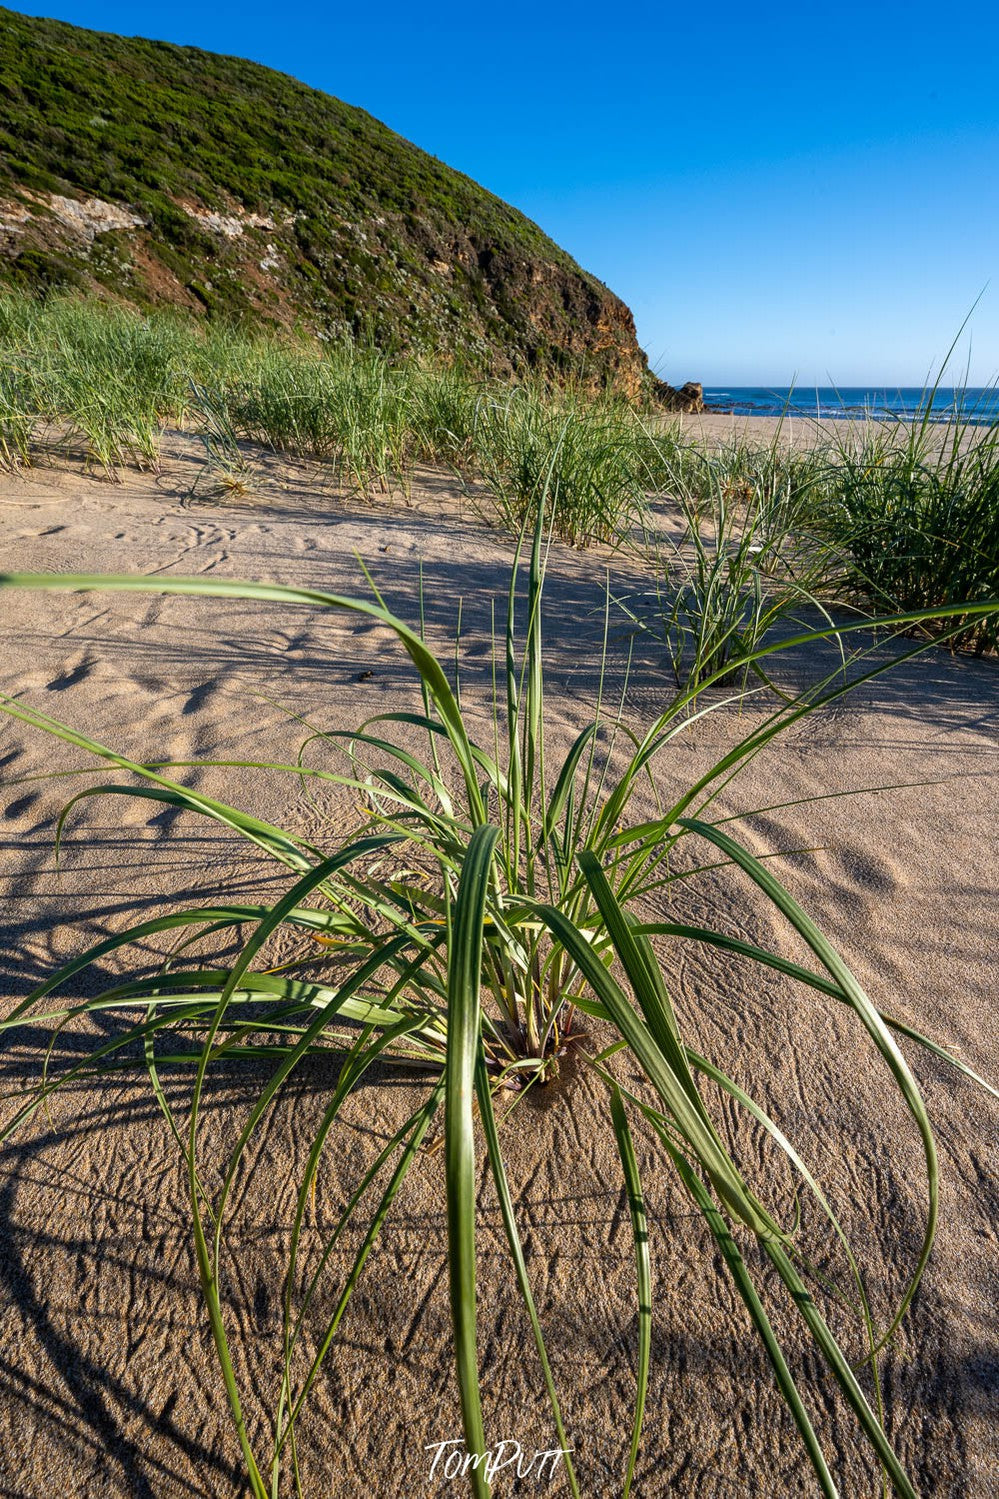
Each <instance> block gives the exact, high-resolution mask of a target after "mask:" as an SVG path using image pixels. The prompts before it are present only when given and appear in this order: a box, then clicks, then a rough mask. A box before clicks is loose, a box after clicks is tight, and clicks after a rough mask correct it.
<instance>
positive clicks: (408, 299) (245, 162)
mask: <svg viewBox="0 0 999 1499" xmlns="http://www.w3.org/2000/svg"><path fill="white" fill-rule="evenodd" d="M0 282H7V283H8V284H9V283H14V284H16V285H19V286H22V287H28V288H31V289H36V290H42V289H45V288H48V287H52V286H66V285H70V286H79V287H81V288H84V289H87V290H90V291H96V292H100V293H101V294H103V295H107V296H112V297H115V298H120V299H124V300H126V301H128V302H131V303H134V304H136V305H138V306H150V305H163V304H174V305H177V306H179V307H184V308H187V309H189V310H190V311H192V312H194V313H200V314H207V315H220V314H221V315H226V316H230V317H232V316H235V317H248V318H251V319H252V320H253V321H254V322H256V323H261V322H264V323H272V324H275V325H285V326H296V327H300V328H304V329H306V330H308V331H310V332H313V333H315V334H317V335H319V336H321V337H336V336H341V335H343V334H344V333H350V334H352V335H355V336H357V335H362V334H363V335H364V336H367V337H371V338H373V339H374V340H375V341H377V342H378V343H379V344H380V345H381V346H383V347H390V348H402V349H415V350H422V351H427V352H431V353H437V354H447V353H448V352H449V351H452V350H454V349H455V348H460V349H462V351H463V352H464V353H465V354H466V355H468V356H470V357H471V358H472V359H473V360H474V361H475V362H477V363H479V364H481V365H482V366H483V367H485V368H487V369H489V370H490V371H491V372H493V373H499V374H505V373H511V372H518V371H523V370H525V369H537V370H542V371H553V372H556V373H558V372H560V371H561V372H566V373H572V374H581V375H583V377H584V378H586V379H587V380H590V381H592V382H593V383H606V384H611V385H613V386H615V387H617V388H620V389H622V390H624V391H626V392H627V393H629V394H636V393H638V392H639V391H642V390H645V389H647V390H650V391H655V390H656V389H657V387H658V391H659V394H660V395H661V396H662V397H663V398H664V399H665V400H666V401H669V400H670V397H671V395H672V393H671V392H670V389H669V387H661V386H659V382H657V381H655V380H654V378H653V377H652V376H651V375H650V374H649V371H648V366H647V362H646V359H645V355H644V354H643V353H642V351H641V350H640V348H639V347H638V344H637V341H636V338H635V327H634V321H633V319H632V316H631V313H630V312H629V310H628V308H627V307H626V306H625V305H624V303H623V302H622V301H621V300H620V299H619V298H618V297H616V296H614V295H613V293H612V292H610V291H608V289H607V288H606V287H605V286H603V285H602V284H601V283H600V282H599V281H596V280H595V279H594V278H593V277H592V276H589V275H587V273H586V272H585V271H583V270H582V269H581V268H580V267H579V266H578V265H577V264H576V263H575V261H574V260H572V259H571V257H570V256H568V255H567V254H565V252H564V251H562V250H561V249H559V247H558V246H557V245H556V244H554V243H553V242H552V241H551V240H550V239H548V238H547V237H546V236H545V235H544V234H543V233H542V232H541V230H540V229H539V228H538V227H537V225H536V224H533V223H532V222H531V221H530V220H529V219H527V218H525V216H524V215H523V214H521V213H519V212H518V211H517V210H516V209H514V208H511V207H510V206H509V205H508V204H506V203H504V202H502V201H501V200H500V199H499V198H496V197H494V196H493V195H492V194H491V193H488V192H486V191H485V189H483V188H481V187H479V186H478V185H477V184H476V183H474V182H473V181H471V179H470V178H468V177H465V176H462V174H461V173H459V172H455V171H452V170H451V169H450V168H449V167H446V166H444V165H443V163H442V162H439V161H437V160H436V159H435V158H434V157H432V156H429V155H428V154H427V153H426V152H425V151H421V150H420V149H419V148H418V147H416V146H414V145H412V144H411V143H410V142H409V141H406V140H404V139H403V138H402V137H401V136H398V135H396V134H395V133H394V132H393V131H391V130H389V129H388V128H387V127H386V126H384V125H382V124H380V123H379V121H378V120H375V119H373V118H372V117H371V116H370V115H368V114H366V113H365V112H364V111H363V110H360V109H356V108H354V107H353V106H351V105H348V104H344V103H342V102H341V101H340V100H338V99H334V98H331V97H330V96H328V95H326V94H322V93H319V92H318V91H317V90H315V89H312V88H308V87H307V86H306V85H305V84H302V83H298V82H296V80H295V79H293V78H289V77H286V76H285V75H284V74H281V73H276V72H273V71H272V70H271V69H269V68H265V67H261V66H259V65H258V64H256V63H250V62H244V61H241V60H240V59H238V58H232V57H221V56H217V55H215V54H213V53H207V52H201V51H198V50H197V49H195V48H191V47H176V46H172V45H169V44H167V43H165V42H154V41H146V40H144V39H142V38H125V37H119V36H111V35H105V34H103V33H100V32H93V31H85V30H82V29H80V28H78V27H75V26H68V25H65V24H63V23H62V22H58V21H48V20H36V19H33V18H30V17H27V16H22V15H19V14H17V13H16V12H14V11H9V10H4V9H0Z"/></svg>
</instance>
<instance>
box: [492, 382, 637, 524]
mask: <svg viewBox="0 0 999 1499" xmlns="http://www.w3.org/2000/svg"><path fill="white" fill-rule="evenodd" d="M634 431H635V420H634V416H633V413H631V412H630V411H628V410H627V409H621V408H619V407H618V406H616V405H615V404H613V403H607V404H606V405H605V406H600V405H598V404H596V403H594V402H593V401H589V402H586V403H584V402H582V401H581V400H579V399H578V398H577V399H572V398H569V399H562V398H555V397H551V396H546V395H545V394H544V393H542V392H540V391H538V390H536V389H531V388H529V387H527V388H525V387H519V388H515V389H513V390H512V391H510V392H509V393H508V394H493V395H492V396H491V398H490V399H487V400H484V401H482V402H481V404H480V407H479V417H478V422H477V424H476V427H475V431H474V436H473V442H474V450H475V462H476V465H477V467H478V468H479V469H480V470H481V472H482V474H483V477H484V478H485V480H486V482H487V483H488V484H489V486H490V488H491V489H492V491H493V493H494V495H495V496H496V499H497V503H498V507H499V513H500V516H501V517H502V519H503V521H504V523H505V524H506V526H507V527H508V529H510V530H512V531H513V532H515V533H516V532H517V531H518V530H519V529H520V528H521V527H522V526H523V524H524V522H525V520H526V519H527V518H528V517H529V516H530V515H532V514H534V513H536V511H537V507H538V504H539V502H540V501H541V499H542V496H544V497H545V498H546V502H547V503H549V504H550V510H551V516H552V520H553V526H554V529H555V531H556V533H557V534H558V535H560V536H561V537H563V538H564V539H565V540H567V541H570V542H575V543H577V544H578V543H581V542H585V541H589V540H594V539H597V540H601V541H614V540H617V539H620V538H621V537H622V536H624V535H626V534H627V532H628V531H629V530H631V528H632V527H634V526H636V525H638V524H640V523H641V520H642V517H643V514H644V508H645V491H644V488H643V485H642V480H641V475H640V473H639V471H638V469H637V467H636V464H635V458H634V452H633V446H632V444H633V440H634Z"/></svg>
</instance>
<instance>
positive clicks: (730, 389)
mask: <svg viewBox="0 0 999 1499" xmlns="http://www.w3.org/2000/svg"><path fill="white" fill-rule="evenodd" d="M704 404H705V406H706V407H707V408H708V409H709V410H712V411H731V412H733V413H734V414H735V415H736V416H782V415H786V416H789V417H820V418H821V419H822V420H823V421H828V420H830V419H836V418H843V419H846V420H856V419H857V418H858V417H880V418H885V417H887V418H892V417H895V418H901V419H903V420H921V419H922V417H923V416H924V415H926V414H928V415H929V419H930V421H933V422H947V421H952V420H953V419H954V418H955V417H958V418H960V420H962V421H965V422H972V423H974V424H975V425H976V426H989V425H991V424H992V423H995V422H999V389H997V388H996V386H986V387H982V386H965V387H958V386H953V385H938V386H937V388H936V390H932V391H931V390H927V389H925V388H917V387H916V386H911V387H903V388H902V389H896V388H894V387H892V386H876V385H846V386H841V387H840V388H839V389H836V388H835V387H833V386H831V385H823V386H805V385H799V386H797V387H794V388H791V387H789V386H774V387H772V388H771V387H768V386H765V385H759V386H756V385H730V386H726V387H723V386H720V385H718V386H705V388H704Z"/></svg>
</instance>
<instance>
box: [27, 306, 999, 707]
mask: <svg viewBox="0 0 999 1499" xmlns="http://www.w3.org/2000/svg"><path fill="white" fill-rule="evenodd" d="M931 396H932V392H928V402H927V413H926V415H925V417H924V419H922V420H921V421H917V422H911V423H908V422H898V423H889V422H879V423H875V424H872V425H869V426H868V427H866V428H864V429H863V431H862V433H861V435H860V437H859V439H858V436H857V429H856V427H855V426H854V425H852V424H844V425H843V426H842V427H841V428H836V426H835V424H830V426H829V427H828V428H827V429H826V430H825V431H824V433H823V434H822V437H821V440H816V441H810V442H809V443H808V444H806V446H805V447H804V448H796V447H794V446H793V445H792V444H791V442H790V441H788V440H785V437H784V434H783V433H780V432H779V433H778V434H777V436H776V437H774V438H773V439H772V440H770V441H768V442H759V443H754V442H751V441H748V440H745V439H741V440H738V441H730V442H727V443H726V442H720V443H715V444H708V443H706V442H697V441H695V440H694V439H693V437H692V436H691V435H690V432H689V429H687V430H684V429H683V428H682V427H681V426H680V425H679V424H678V423H677V422H675V421H673V422H667V421H665V420H664V419H663V418H662V416H661V415H657V414H656V413H654V412H652V411H649V410H641V409H637V408H635V407H633V406H630V405H628V404H627V403H626V402H623V401H621V400H619V399H615V398H613V397H612V396H609V395H607V396H603V397H596V396H594V395H592V394H589V393H586V392H584V391H582V390H581V389H578V388H572V387H571V386H568V387H566V386H563V387H559V388H556V387H554V386H552V385H550V384H545V383H543V382H541V381H540V380H536V381H522V382H521V383H519V384H517V385H515V386H510V385H501V384H497V383H495V382H489V381H486V380H483V379H482V378H481V377H479V376H477V375H473V374H471V373H469V372H468V371H465V370H463V369H462V368H461V365H460V363H455V364H454V365H452V366H451V367H443V366H432V365H427V364H421V363H419V362H417V361H413V360H399V361H397V360H393V359H391V358H389V357H388V356H386V355H385V354H384V353H382V352H380V351H378V350H377V349H375V348H373V347H371V346H367V345H364V344H353V343H351V344H348V343H340V344H331V345H329V346H326V347H325V348H320V346H318V345H317V344H315V343H312V342H307V341H304V340H298V339H295V338H293V337H291V336H288V337H285V338H276V337H273V336H270V337H257V336H254V335H252V334H251V333H250V332H248V331H246V330H241V329H239V328H237V327H234V326H232V327H227V326H226V325H224V324H220V323H212V324H210V325H207V326H201V325H197V324H195V323H194V322H192V321H190V320H184V319H183V318H180V317H178V316H176V315H173V314H171V313H157V314H150V315H147V316H139V315H138V314H136V313H134V312H132V311H128V310H125V309H122V308H114V307H108V306H105V305H99V304H95V303H93V302H85V301H80V300H77V299H73V298H69V297H51V298H49V299H48V300H47V301H45V302H39V301H34V300H32V299H30V298H28V297H26V296H23V295H16V294H8V295H5V296H0V468H4V469H6V470H8V471H10V472H23V471H25V470H26V469H27V468H28V467H29V466H30V465H31V464H32V463H33V462H42V461H44V460H45V459H46V457H47V456H49V455H50V454H52V453H53V452H55V453H57V454H62V453H65V452H66V451H67V450H72V451H77V452H79V451H81V450H82V452H83V453H84V455H85V457H86V460H87V461H88V462H89V463H91V464H93V465H94V466H95V467H96V468H97V469H98V470H99V471H100V472H101V473H103V474H104V475H106V476H107V477H108V478H109V479H116V478H119V477H121V475H122V473H123V471H124V470H125V469H126V468H128V467H129V466H133V467H139V468H151V467H155V466H156V464H157V462H158V453H159V444H160V437H161V431H162V428H163V427H164V426H180V427H183V428H185V429H187V430H189V431H191V432H193V433H195V434H197V435H198V436H199V437H200V438H201V440H202V443H203V445H204V463H205V467H204V473H203V475H202V477H201V478H200V479H199V480H198V482H197V484H196V485H195V494H196V495H197V496H200V497H206V496H210V495H212V494H213V493H214V494H219V493H229V494H238V495H247V494H252V492H253V489H254V483H255V480H256V477H257V475H258V472H259V466H258V465H257V464H256V462H255V460H254V457H253V452H252V449H253V448H254V447H255V446H257V447H264V448H269V449H270V450H272V451H274V452H277V453H288V454H294V455H298V456H300V457H305V458H308V459H310V460H313V461H315V462H316V463H317V464H319V465H321V466H322V467H323V468H324V469H325V470H326V471H328V473H329V475H330V478H331V481H332V483H333V484H334V485H335V486H337V487H338V488H339V489H340V490H341V492H352V493H359V494H367V493H370V492H381V493H386V492H389V491H391V490H392V489H394V488H396V487H401V488H404V489H405V488H406V487H407V486H408V485H409V483H410V481H411V477H412V474H413V471H414V469H415V467H416V466H417V465H420V464H423V465H428V466H431V467H436V468H439V469H444V470H447V471H449V472H450V473H452V474H453V475H454V476H455V477H456V480H457V482H458V483H464V484H466V485H467V486H468V488H469V489H470V491H471V492H474V494H475V497H476V498H475V503H476V504H477V505H478V506H479V507H480V508H481V509H484V510H485V512H486V514H487V515H488V516H489V518H491V519H493V520H495V521H498V522H499V523H500V524H501V525H503V526H505V527H506V528H507V529H508V530H509V531H511V532H512V533H513V534H517V532H518V531H519V528H520V527H521V525H522V524H523V522H524V519H525V517H526V516H528V515H531V514H533V513H534V512H535V511H536V509H537V507H538V505H539V504H544V505H545V506H546V507H547V515H548V519H549V522H550V523H551V524H552V525H553V527H554V529H555V531H556V533H557V534H558V535H559V536H560V537H561V538H562V539H563V540H565V541H567V542H569V543H571V544H573V545H577V546H585V545H587V544H589V543H592V542H597V541H599V542H604V543H610V544H611V545H614V546H620V545H627V546H630V547H637V548H639V549H640V550H643V551H644V553H645V555H646V557H647V558H651V560H652V561H653V563H654V568H655V583H654V591H655V593H656V596H657V601H658V602H657V607H656V609H655V610H654V611H653V613H654V618H653V620H651V621H650V620H649V618H648V617H646V616H647V611H646V612H644V613H643V612H642V611H638V613H637V615H636V617H637V619H638V622H639V623H640V625H641V627H642V628H650V627H651V628H654V629H656V630H657V632H658V633H659V634H660V636H661V637H662V639H663V641H664V646H665V650H666V655H667V657H668V659H669V662H670V664H671V666H672V669H673V672H674V675H675V676H676V678H677V680H678V681H679V682H683V683H686V682H691V683H693V684H695V685H696V683H697V682H698V681H703V680H704V679H705V678H707V677H709V676H713V675H714V674H715V672H716V670H717V669H718V668H720V667H723V666H728V667H729V668H730V670H732V671H738V669H739V662H740V660H741V659H743V658H745V657H747V656H751V655H752V653H753V651H754V650H755V648H756V647H757V646H758V645H760V644H761V643H762V642H763V641H764V640H765V639H768V638H770V636H771V635H772V634H773V632H774V631H775V630H779V629H783V628H785V626H786V625H787V626H789V627H791V628H793V627H794V623H795V621H796V620H798V619H799V617H800V616H801V611H802V609H804V608H812V609H814V608H815V607H816V606H818V607H820V608H822V609H826V610H828V611H834V610H835V609H836V608H837V607H838V606H848V607H849V608H854V609H855V608H858V607H859V608H862V609H865V610H867V611H869V612H873V613H885V612H887V613H896V612H899V611H906V610H909V611H918V610H925V609H933V608H937V607H939V608H941V609H943V610H953V608H954V607H956V606H957V605H958V604H960V603H961V602H963V601H966V600H970V601H976V600H982V599H988V598H993V597H996V596H997V595H999V524H997V523H996V519H997V515H999V430H997V429H995V428H993V429H989V430H983V429H982V428H979V427H976V426H975V425H974V424H973V419H974V413H973V412H970V411H969V412H967V413H962V412H961V411H960V409H958V412H957V413H956V414H955V415H954V416H953V417H952V418H951V420H950V422H949V424H948V425H946V426H943V427H941V426H939V425H936V424H934V423H932V422H931V421H930V419H929V398H930V397H931ZM625 607H628V604H627V601H625ZM829 617H830V618H831V617H832V614H831V613H830V616H829ZM949 639H950V640H951V643H952V646H953V648H954V649H961V650H971V651H975V652H977V653H979V654H981V653H983V652H986V651H989V652H991V651H995V649H996V648H997V645H999V633H997V630H996V628H995V625H994V623H993V622H991V621H990V620H989V619H988V617H987V616H980V615H976V616H974V617H969V620H968V622H967V627H966V628H965V629H960V630H958V631H956V633H955V632H951V633H950V634H949Z"/></svg>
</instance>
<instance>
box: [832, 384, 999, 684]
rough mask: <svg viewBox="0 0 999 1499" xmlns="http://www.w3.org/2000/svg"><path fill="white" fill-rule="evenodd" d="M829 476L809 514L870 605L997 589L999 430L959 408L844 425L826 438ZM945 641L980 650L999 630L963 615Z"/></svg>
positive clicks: (947, 602)
mask: <svg viewBox="0 0 999 1499" xmlns="http://www.w3.org/2000/svg"><path fill="white" fill-rule="evenodd" d="M968 415H969V416H973V415H974V413H973V412H971V413H968ZM827 483H828V491H829V493H828V500H827V503H826V504H825V505H824V506H823V507H822V508H821V509H820V510H819V511H818V512H817V516H816V519H817V522H818V525H819V526H820V527H821V529H822V531H823V532H824V534H825V535H826V537H827V538H828V539H829V541H830V543H831V544H832V545H833V546H835V547H836V548H837V550H838V551H839V553H840V554H841V555H842V557H843V558H844V559H845V561H846V563H847V574H846V577H845V578H844V583H845V585H846V586H847V587H848V588H849V590H850V592H851V593H852V595H853V596H855V597H857V598H859V599H861V600H863V601H864V602H865V603H866V604H867V605H868V607H871V608H873V609H874V610H875V611H878V612H880V611H882V610H893V609H931V608H936V607H943V608H950V609H953V608H954V607H955V606H957V605H959V604H961V603H962V602H964V601H965V600H975V599H983V598H995V597H997V596H999V428H995V427H992V428H987V429H982V428H980V427H977V426H974V425H972V424H971V423H970V422H969V420H968V419H967V418H966V416H965V414H963V413H962V412H961V410H960V407H959V408H958V411H957V412H956V413H955V414H954V415H952V416H951V417H950V418H949V419H948V421H947V422H946V423H945V424H934V423H931V422H930V421H929V419H928V416H927V417H924V419H922V420H921V421H918V422H894V423H889V422H878V423H869V424H867V426H866V427H865V428H864V431H863V433H862V436H861V437H860V440H859V441H858V440H857V437H856V434H855V433H852V432H844V433H843V435H842V437H841V438H840V439H839V440H838V441H836V442H835V443H834V445H833V450H832V453H831V455H830V462H829V465H828V475H827ZM950 640H951V644H952V647H953V648H954V649H955V650H968V651H973V652H974V653H975V654H976V655H982V654H984V653H985V652H986V651H991V652H994V651H995V650H996V648H997V646H999V633H997V627H996V622H995V620H994V619H990V618H988V617H987V616H986V617H984V618H983V617H980V616H969V618H968V619H967V621H966V622H965V624H964V626H963V628H960V629H958V630H957V632H956V633H953V634H951V636H950Z"/></svg>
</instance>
